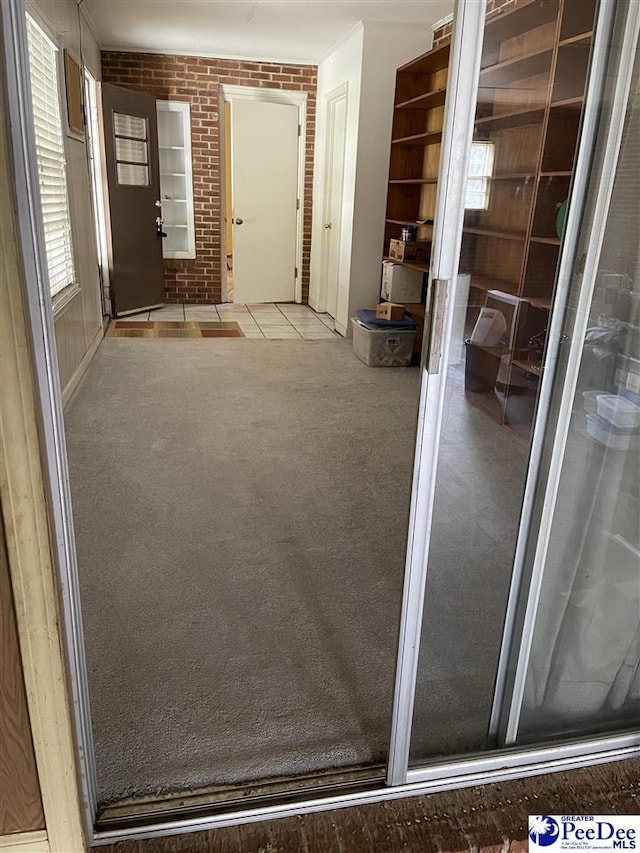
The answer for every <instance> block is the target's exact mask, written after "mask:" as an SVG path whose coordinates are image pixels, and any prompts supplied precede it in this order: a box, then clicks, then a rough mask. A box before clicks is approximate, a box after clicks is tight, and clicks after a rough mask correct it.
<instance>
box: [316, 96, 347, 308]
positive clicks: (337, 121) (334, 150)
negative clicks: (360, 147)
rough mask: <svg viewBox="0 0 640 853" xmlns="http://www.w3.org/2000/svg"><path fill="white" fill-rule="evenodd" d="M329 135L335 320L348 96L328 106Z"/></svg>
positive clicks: (327, 252)
mask: <svg viewBox="0 0 640 853" xmlns="http://www.w3.org/2000/svg"><path fill="white" fill-rule="evenodd" d="M327 112H328V114H329V133H328V139H327V151H326V158H325V180H326V186H325V218H324V244H323V265H322V266H323V269H324V270H325V291H324V292H325V300H326V301H325V310H326V311H327V313H328V314H330V315H331V316H332V317H334V318H335V316H336V311H337V306H338V280H339V276H340V248H341V243H342V240H341V234H342V195H343V192H344V149H345V135H346V132H347V93H346V91H343V92H341V93H340V94H339V95H338V96H337V97H336V96H330V98H329V99H328V104H327Z"/></svg>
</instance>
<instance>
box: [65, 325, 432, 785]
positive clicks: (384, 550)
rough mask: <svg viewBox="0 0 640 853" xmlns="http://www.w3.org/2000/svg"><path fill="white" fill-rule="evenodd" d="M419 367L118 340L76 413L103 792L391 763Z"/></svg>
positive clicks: (327, 349) (72, 426)
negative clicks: (382, 366) (388, 759)
mask: <svg viewBox="0 0 640 853" xmlns="http://www.w3.org/2000/svg"><path fill="white" fill-rule="evenodd" d="M417 402H418V371H417V370H416V369H403V370H372V369H370V368H367V367H366V366H365V365H363V364H361V363H360V362H359V361H358V360H357V359H356V358H355V357H354V355H353V354H352V352H351V351H350V347H349V345H348V344H346V343H345V342H340V341H335V342H334V341H331V342H324V341H314V342H302V341H300V342H296V341H282V342H280V341H257V340H256V341H254V340H248V339H245V340H243V341H240V342H238V341H233V340H232V341H225V340H224V339H220V340H217V341H215V344H214V345H212V346H207V347H203V346H202V344H201V343H199V342H195V341H182V340H171V339H169V340H146V341H144V343H141V342H139V341H137V340H130V339H126V338H125V339H122V338H107V339H105V340H104V342H103V344H102V345H101V347H100V349H99V351H98V353H97V355H96V357H95V358H94V360H93V362H92V364H91V366H90V368H89V371H88V373H87V375H86V378H85V380H84V382H83V384H82V386H81V387H80V389H79V391H78V393H77V394H76V395H75V397H74V398H73V400H72V401H71V403H70V405H69V407H68V410H67V412H66V427H67V443H68V451H69V462H70V474H71V485H72V496H73V507H74V518H75V527H76V537H77V548H78V559H79V566H80V582H81V595H82V606H83V618H84V629H85V636H86V650H87V659H88V667H89V679H90V696H91V710H92V716H93V725H94V731H95V746H96V754H97V766H98V782H99V796H100V799H101V800H102V801H108V800H112V799H115V798H119V797H122V796H126V795H135V794H141V793H153V792H161V791H171V790H180V789H182V788H192V787H199V786H206V785H218V784H228V783H237V782H242V781H247V780H252V779H261V778H264V777H271V776H274V775H276V776H277V775H289V774H293V775H297V774H299V773H305V772H309V771H314V770H316V769H320V768H327V767H344V766H351V765H354V764H363V763H369V762H375V761H382V760H384V757H385V755H386V750H387V741H388V736H389V723H390V709H391V700H392V690H393V670H394V659H395V654H396V645H397V631H398V620H399V612H400V603H401V590H402V578H403V571H404V552H405V539H406V529H407V513H408V504H409V494H410V482H411V471H412V446H413V442H414V436H415V421H416V411H417Z"/></svg>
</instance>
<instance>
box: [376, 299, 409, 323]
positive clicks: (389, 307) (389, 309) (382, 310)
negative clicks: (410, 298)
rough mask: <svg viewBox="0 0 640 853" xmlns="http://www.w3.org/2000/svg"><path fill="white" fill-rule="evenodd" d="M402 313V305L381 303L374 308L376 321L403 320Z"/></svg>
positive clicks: (403, 310) (403, 309)
mask: <svg viewBox="0 0 640 853" xmlns="http://www.w3.org/2000/svg"><path fill="white" fill-rule="evenodd" d="M404 312H405V308H404V305H398V304H397V303H396V302H381V303H380V304H379V305H378V306H377V308H376V317H377V318H378V320H403V319H404Z"/></svg>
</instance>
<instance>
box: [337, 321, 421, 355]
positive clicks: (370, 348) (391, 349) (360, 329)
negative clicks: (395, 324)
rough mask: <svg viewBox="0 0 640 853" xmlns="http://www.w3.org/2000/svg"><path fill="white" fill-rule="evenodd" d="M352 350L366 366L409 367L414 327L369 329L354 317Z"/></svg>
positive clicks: (352, 322)
mask: <svg viewBox="0 0 640 853" xmlns="http://www.w3.org/2000/svg"><path fill="white" fill-rule="evenodd" d="M351 326H352V328H353V352H354V354H355V355H357V356H358V358H359V359H360V361H363V362H364V363H365V364H366V365H367V366H368V367H409V365H410V364H411V352H412V350H413V339H414V337H415V334H416V332H415V329H371V328H369V327H368V326H366V325H365V324H364V323H362V322H361V321H360V320H358V319H356V318H355V317H352V318H351Z"/></svg>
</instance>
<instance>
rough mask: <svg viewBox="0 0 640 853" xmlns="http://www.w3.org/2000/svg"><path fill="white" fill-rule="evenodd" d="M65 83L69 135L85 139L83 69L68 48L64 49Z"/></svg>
mask: <svg viewBox="0 0 640 853" xmlns="http://www.w3.org/2000/svg"><path fill="white" fill-rule="evenodd" d="M64 83H65V93H66V99H67V128H68V133H69V136H73V137H75V139H81V140H84V107H83V97H82V69H81V67H80V63H79V62H78V61H77V60H76V58H75V57H74V56H73V54H71V53H69V51H68V50H66V49H65V51H64Z"/></svg>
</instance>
